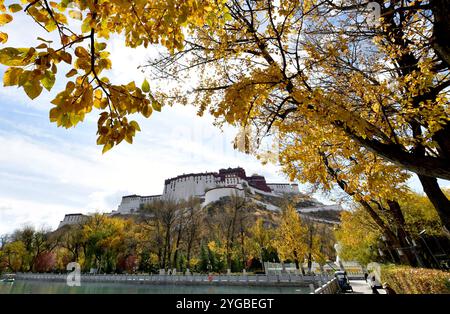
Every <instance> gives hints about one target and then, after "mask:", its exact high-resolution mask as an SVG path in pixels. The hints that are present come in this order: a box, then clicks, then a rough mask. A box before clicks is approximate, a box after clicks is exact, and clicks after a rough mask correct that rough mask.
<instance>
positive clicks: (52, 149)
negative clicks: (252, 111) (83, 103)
mask: <svg viewBox="0 0 450 314" xmlns="http://www.w3.org/2000/svg"><path fill="white" fill-rule="evenodd" d="M2 31H6V32H7V33H9V36H10V39H9V41H8V43H7V44H6V45H5V46H15V47H20V46H29V45H30V44H31V45H32V44H36V43H37V40H36V38H37V37H38V36H40V37H44V38H46V39H52V37H53V36H49V35H48V34H46V33H44V31H43V30H42V29H41V28H39V27H37V26H35V25H34V23H31V22H30V19H29V18H28V17H26V16H18V17H17V18H16V20H15V21H14V22H13V23H11V24H8V25H7V26H6V27H4V28H3V29H2ZM53 39H55V38H54V37H53ZM108 47H109V51H110V52H111V53H112V55H111V59H112V63H113V70H112V71H111V72H110V73H109V77H110V78H111V79H112V80H113V81H115V82H118V83H119V82H120V83H127V82H129V81H132V80H135V81H136V82H137V83H138V84H140V82H142V80H143V79H144V77H145V76H144V74H143V73H141V72H140V71H138V70H137V66H139V65H141V64H142V63H143V62H145V60H146V59H147V58H148V57H149V56H150V55H151V54H152V53H154V51H152V50H151V49H147V50H146V49H143V48H138V49H128V48H125V47H124V46H123V45H122V40H121V38H120V37H114V38H112V39H111V40H110V41H109V43H108ZM4 70H5V67H3V66H0V74H1V75H2V76H3V72H4ZM63 70H64V69H62V68H61V69H59V76H60V77H59V83H57V85H55V87H54V88H53V90H52V92H47V91H46V90H44V91H43V93H42V94H41V96H40V97H39V98H37V99H35V100H34V101H31V100H30V99H28V98H27V96H26V95H25V94H24V92H23V90H22V89H20V90H18V89H17V88H15V87H8V88H4V87H3V86H1V87H0V147H1V153H0V234H3V233H8V232H12V231H13V230H14V229H16V228H19V227H21V226H24V225H26V224H31V225H34V226H35V227H37V228H40V227H42V226H46V227H49V228H55V227H56V226H57V225H58V223H59V221H60V220H61V219H62V218H63V216H64V214H66V213H75V212H82V213H91V212H96V211H98V212H110V211H112V210H115V209H117V206H118V204H119V202H120V198H121V196H122V195H125V194H130V193H136V194H143V195H149V194H160V193H162V190H163V183H164V179H166V178H169V177H173V176H176V175H180V174H183V173H190V172H203V171H217V170H218V169H219V168H223V167H236V166H241V167H244V168H245V170H246V171H247V173H248V174H252V173H259V174H262V175H264V176H266V179H267V180H268V181H269V182H270V181H272V182H273V181H276V182H280V181H281V182H283V181H286V178H285V176H284V175H282V174H281V173H280V169H279V167H277V166H275V165H266V166H262V165H261V164H260V163H259V161H257V160H256V159H255V158H254V157H252V156H247V155H244V154H242V153H239V152H237V151H234V150H233V149H232V145H231V141H232V139H233V137H234V135H235V130H234V129H232V128H230V127H226V128H224V130H223V131H221V130H219V129H218V128H216V127H214V126H212V121H213V120H212V118H211V117H209V116H205V117H202V118H200V117H198V116H196V114H195V111H196V109H195V108H192V107H183V106H176V107H173V108H167V107H164V108H163V110H162V112H161V113H154V114H153V115H152V116H151V117H150V118H149V119H143V118H141V117H136V120H137V121H138V122H139V123H140V125H141V129H142V132H140V133H138V134H137V136H136V138H135V142H134V144H133V145H129V144H127V143H123V144H121V145H120V146H119V147H116V148H114V149H112V150H111V151H109V152H108V153H106V154H105V155H102V154H101V147H100V146H97V145H96V135H95V133H96V119H97V114H96V113H92V114H90V115H89V116H88V117H87V119H86V120H85V122H83V123H81V124H79V125H78V126H77V127H76V128H73V129H69V130H66V129H62V128H57V127H56V125H55V124H50V122H49V119H48V110H49V109H50V108H51V106H50V100H51V99H52V98H53V97H54V96H55V95H56V93H57V92H58V91H59V90H61V86H62V85H64V84H65V82H64V78H63V77H61V76H62V75H63V74H64V73H65V72H67V69H66V71H63ZM61 73H62V74H61ZM411 186H413V187H414V188H415V189H416V190H420V187H419V186H418V184H417V180H413V181H412V182H411ZM322 200H323V201H326V200H325V199H322Z"/></svg>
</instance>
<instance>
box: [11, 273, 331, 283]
mask: <svg viewBox="0 0 450 314" xmlns="http://www.w3.org/2000/svg"><path fill="white" fill-rule="evenodd" d="M16 278H17V279H22V280H46V281H66V278H67V274H50V273H43V274H36V273H17V274H16ZM330 278H331V276H329V275H308V276H303V275H301V274H273V275H259V274H258V275H250V274H245V275H243V274H240V275H236V274H230V275H228V274H220V275H207V274H192V275H155V274H149V275H139V274H129V275H124V274H82V275H81V281H85V282H129V283H185V284H190V283H193V284H195V283H220V284H254V285H256V284H262V285H264V284H275V285H283V284H286V285H296V284H298V285H302V284H307V283H316V284H320V283H322V282H327V281H328V280H330Z"/></svg>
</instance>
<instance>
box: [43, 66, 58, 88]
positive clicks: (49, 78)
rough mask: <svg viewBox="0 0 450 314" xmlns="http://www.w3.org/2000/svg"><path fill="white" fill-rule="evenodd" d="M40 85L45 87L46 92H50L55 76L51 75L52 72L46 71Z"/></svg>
mask: <svg viewBox="0 0 450 314" xmlns="http://www.w3.org/2000/svg"><path fill="white" fill-rule="evenodd" d="M41 83H42V85H43V86H44V87H45V89H46V90H48V91H50V90H51V89H52V87H53V85H55V74H53V72H52V71H49V70H46V71H45V76H44V78H43V79H42V80H41Z"/></svg>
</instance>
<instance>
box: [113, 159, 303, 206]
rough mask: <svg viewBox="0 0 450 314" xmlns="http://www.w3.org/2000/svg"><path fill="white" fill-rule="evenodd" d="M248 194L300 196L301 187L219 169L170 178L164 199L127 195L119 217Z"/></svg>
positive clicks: (233, 170)
mask: <svg viewBox="0 0 450 314" xmlns="http://www.w3.org/2000/svg"><path fill="white" fill-rule="evenodd" d="M245 190H246V191H247V192H249V193H251V194H255V193H259V194H263V195H268V196H281V195H282V194H286V193H294V194H298V193H299V190H298V185H297V184H290V183H267V182H266V179H265V178H264V177H263V176H260V175H257V174H253V175H252V176H250V177H247V175H246V173H245V170H244V169H243V168H240V167H238V168H228V169H220V170H219V172H205V173H190V174H183V175H180V176H177V177H175V178H170V179H167V180H165V182H164V191H163V194H161V195H150V196H140V195H128V196H124V197H122V202H121V203H120V205H119V208H118V209H117V211H115V212H113V213H117V214H131V213H133V212H135V211H136V210H138V209H139V208H140V207H141V206H143V205H145V204H148V203H151V202H152V201H154V200H160V199H163V200H169V199H170V200H175V201H178V200H183V199H184V200H186V199H189V198H190V197H198V198H200V199H201V200H202V205H203V206H206V205H208V204H209V203H212V202H215V201H218V200H219V199H220V198H221V197H225V196H230V195H238V196H244V194H245V192H244V191H245Z"/></svg>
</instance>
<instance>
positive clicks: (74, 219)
mask: <svg viewBox="0 0 450 314" xmlns="http://www.w3.org/2000/svg"><path fill="white" fill-rule="evenodd" d="M88 217H89V216H87V215H83V214H66V215H65V216H64V219H63V220H62V221H60V222H59V226H58V229H59V228H61V227H63V226H66V225H79V224H82V223H84V222H85V221H86V220H87V218H88Z"/></svg>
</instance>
